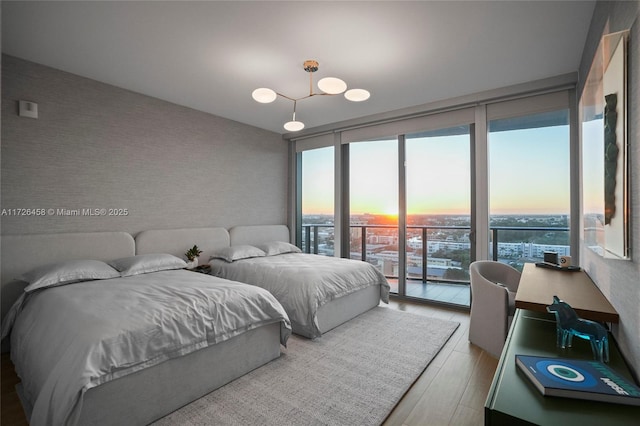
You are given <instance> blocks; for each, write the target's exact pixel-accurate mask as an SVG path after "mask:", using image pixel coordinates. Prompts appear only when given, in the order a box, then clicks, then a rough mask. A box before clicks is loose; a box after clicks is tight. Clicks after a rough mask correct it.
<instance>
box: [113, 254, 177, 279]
mask: <svg viewBox="0 0 640 426" xmlns="http://www.w3.org/2000/svg"><path fill="white" fill-rule="evenodd" d="M109 264H110V265H111V266H113V267H114V268H116V269H117V270H118V271H120V276H122V277H129V276H131V275H138V274H147V273H149V272H158V271H166V270H169V269H183V268H186V267H187V262H185V261H184V260H182V259H180V258H178V257H175V256H174V255H172V254H167V253H153V254H139V255H137V256H131V257H123V258H121V259H116V260H112V261H111V262H109Z"/></svg>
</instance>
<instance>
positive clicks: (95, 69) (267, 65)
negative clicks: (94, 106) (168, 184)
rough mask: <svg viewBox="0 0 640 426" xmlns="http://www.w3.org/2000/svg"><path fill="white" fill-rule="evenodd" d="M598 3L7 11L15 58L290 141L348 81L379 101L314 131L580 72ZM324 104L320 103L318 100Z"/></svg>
mask: <svg viewBox="0 0 640 426" xmlns="http://www.w3.org/2000/svg"><path fill="white" fill-rule="evenodd" d="M593 8H594V2H592V1H589V2H582V1H549V2H545V1H470V2H462V1H446V2H436V1H413V2H401V1H372V2H369V1H358V2H346V1H339V2H328V1H292V2H273V1H256V2H248V1H236V2H231V1H229V2H222V1H205V2H202V1H200V2H191V1H144V2H135V1H126V2H119V1H106V2H97V1H86V2H80V1H71V2H57V1H45V2H31V1H29V2H11V1H3V2H2V51H3V52H4V53H7V54H10V55H13V56H17V57H20V58H24V59H27V60H30V61H34V62H38V63H41V64H45V65H48V66H51V67H54V68H58V69H61V70H64V71H68V72H71V73H74V74H78V75H81V76H85V77H89V78H92V79H95V80H99V81H102V82H105V83H109V84H113V85H116V86H119V87H123V88H126V89H130V90H133V91H136V92H139V93H143V94H146V95H150V96H154V97H157V98H160V99H164V100H167V101H170V102H174V103H176V104H180V105H184V106H188V107H191V108H195V109H198V110H201V111H205V112H209V113H212V114H215V115H219V116H222V117H226V118H229V119H232V120H237V121H240V122H243V123H247V124H250V125H254V126H257V127H261V128H264V129H268V130H272V131H274V132H278V133H286V131H285V130H284V129H283V128H282V124H283V123H284V122H285V121H289V120H290V119H291V112H292V107H293V104H292V102H290V101H287V100H285V99H283V98H279V99H278V100H276V102H274V103H272V104H258V103H256V102H255V101H253V99H252V98H251V92H252V91H253V90H254V89H255V88H258V87H269V88H272V89H274V90H276V91H277V92H280V93H283V94H285V95H287V96H291V97H301V96H305V95H306V94H308V93H309V74H307V73H306V72H305V71H304V70H303V69H302V62H303V61H304V60H305V59H316V60H318V61H319V63H320V69H319V70H318V72H316V73H315V74H314V80H315V81H317V80H318V79H319V78H322V77H326V76H334V77H339V78H342V79H343V80H345V81H346V82H347V85H349V87H360V88H365V89H368V90H369V91H370V92H371V98H370V99H369V100H368V101H366V102H361V103H352V102H349V101H347V100H345V99H344V98H343V97H341V96H333V97H313V98H311V99H306V100H303V101H300V102H299V103H298V112H297V116H298V119H299V120H301V121H304V122H305V124H306V125H307V128H311V127H316V126H321V125H325V124H328V123H333V122H338V121H343V120H347V119H352V118H358V117H362V116H366V115H371V114H377V113H383V112H387V111H391V110H396V109H401V108H405V107H411V106H415V105H421V104H425V103H429V102H433V101H437V100H441V99H448V98H453V97H457V96H463V95H467V94H472V93H477V92H481V91H484V90H490V89H494V88H498V87H504V86H509V85H512V84H518V83H523V82H527V81H531V80H537V79H542V78H546V77H552V76H557V75H561V74H565V73H570V72H575V71H577V70H578V67H579V63H580V57H581V54H582V50H583V47H584V43H585V39H586V35H587V30H588V27H589V23H590V20H591V15H592V13H593ZM316 91H317V89H316Z"/></svg>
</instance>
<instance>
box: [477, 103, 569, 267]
mask: <svg viewBox="0 0 640 426" xmlns="http://www.w3.org/2000/svg"><path fill="white" fill-rule="evenodd" d="M488 127H489V182H490V185H489V194H490V195H489V204H490V228H491V237H492V244H491V250H490V253H491V255H492V257H493V258H494V259H497V260H499V261H501V262H505V263H509V264H511V265H512V266H514V267H516V268H518V269H522V267H523V265H524V263H528V262H538V261H542V259H543V253H544V252H545V251H553V252H556V253H558V255H571V250H570V239H569V236H570V235H569V220H570V200H571V197H570V192H571V191H570V184H569V180H570V175H569V110H568V109H562V110H558V111H552V112H547V113H541V114H533V115H525V116H519V117H513V118H507V119H499V120H492V121H490V122H489V126H488Z"/></svg>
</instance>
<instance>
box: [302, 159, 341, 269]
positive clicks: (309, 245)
mask: <svg viewBox="0 0 640 426" xmlns="http://www.w3.org/2000/svg"><path fill="white" fill-rule="evenodd" d="M333 156H334V149H333V146H329V147H324V148H317V149H311V150H307V151H303V152H302V153H301V184H302V190H301V206H302V208H301V209H302V248H303V249H304V250H305V251H306V252H308V253H317V254H322V255H326V256H333V253H334V244H335V235H334V204H335V203H334V158H333Z"/></svg>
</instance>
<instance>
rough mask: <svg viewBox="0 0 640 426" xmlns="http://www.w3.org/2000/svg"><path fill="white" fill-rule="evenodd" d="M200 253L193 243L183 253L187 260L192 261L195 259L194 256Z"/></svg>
mask: <svg viewBox="0 0 640 426" xmlns="http://www.w3.org/2000/svg"><path fill="white" fill-rule="evenodd" d="M201 253H202V250H200V249H199V248H198V246H196V245H194V246H193V247H191V248H190V249H189V250H187V252H186V253H185V254H184V255H185V256H187V259H189V262H193V261H194V260H195V259H196V257H198V256H200V254H201Z"/></svg>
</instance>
